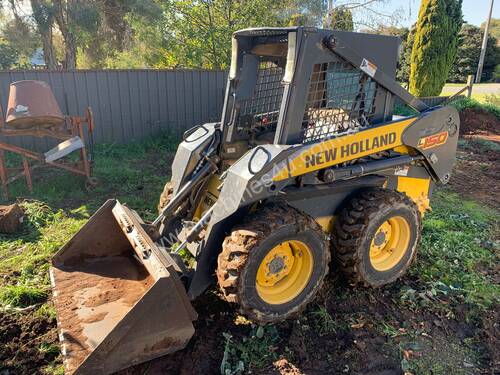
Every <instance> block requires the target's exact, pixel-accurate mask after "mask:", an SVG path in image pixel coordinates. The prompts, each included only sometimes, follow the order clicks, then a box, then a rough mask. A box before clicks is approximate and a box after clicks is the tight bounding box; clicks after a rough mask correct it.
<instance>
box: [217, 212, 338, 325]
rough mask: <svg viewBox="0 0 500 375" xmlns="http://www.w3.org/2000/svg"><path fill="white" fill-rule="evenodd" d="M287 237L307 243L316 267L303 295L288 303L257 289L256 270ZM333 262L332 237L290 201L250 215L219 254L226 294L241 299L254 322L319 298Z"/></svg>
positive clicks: (274, 319) (278, 318) (283, 314)
mask: <svg viewBox="0 0 500 375" xmlns="http://www.w3.org/2000/svg"><path fill="white" fill-rule="evenodd" d="M286 241H299V242H300V243H303V244H305V245H306V246H307V248H308V249H309V250H308V254H309V255H308V257H310V259H313V261H312V270H310V271H309V272H310V276H308V279H305V280H306V283H305V286H304V287H303V289H301V288H299V289H297V293H298V295H296V296H295V297H290V298H291V299H290V300H289V301H287V302H285V303H281V304H270V303H268V302H266V301H265V300H264V299H262V298H261V296H260V295H259V292H258V290H257V271H258V269H259V266H260V265H261V263H263V260H264V258H265V257H266V255H267V254H269V252H270V251H271V249H273V248H275V247H276V246H278V245H282V244H283V243H288V242H286ZM290 249H292V247H290ZM294 254H295V255H296V254H297V253H294ZM298 256H299V257H300V256H301V255H298ZM295 259H297V258H295ZM329 262H330V251H329V246H328V239H327V238H326V236H325V234H324V233H323V231H322V230H321V228H320V227H319V225H318V224H317V223H316V222H315V221H314V220H313V219H312V218H310V217H308V216H306V215H304V214H302V213H300V212H299V211H297V210H295V209H293V208H291V207H288V206H286V205H281V204H272V205H268V206H265V207H263V208H262V209H260V210H259V211H258V212H256V213H253V214H251V215H249V216H248V217H247V219H246V220H245V222H244V223H243V224H242V225H240V226H238V227H235V228H234V229H233V231H232V233H231V235H229V236H227V237H226V239H225V240H224V243H223V246H222V252H221V253H220V254H219V257H218V267H217V278H218V282H219V286H220V288H221V290H222V292H223V294H224V297H225V299H226V300H227V301H229V302H234V303H238V304H239V308H240V312H241V313H243V314H244V315H246V316H248V317H249V318H250V319H251V320H252V321H254V322H259V323H269V322H277V321H281V320H285V319H287V318H289V317H291V316H293V315H296V314H298V313H299V312H300V311H302V310H303V309H304V308H305V306H306V305H307V304H308V303H309V302H310V301H311V300H312V299H313V298H314V296H315V295H316V293H317V292H318V290H319V289H320V288H321V285H322V283H323V280H324V278H325V276H326V274H327V273H328V264H329ZM268 264H269V263H268ZM292 268H293V267H292ZM290 272H291V271H290ZM299 290H301V291H300V292H299Z"/></svg>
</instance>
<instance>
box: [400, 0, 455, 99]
mask: <svg viewBox="0 0 500 375" xmlns="http://www.w3.org/2000/svg"><path fill="white" fill-rule="evenodd" d="M461 25H462V0H422V4H421V5H420V10H419V13H418V20H417V28H416V31H415V42H414V44H413V49H412V53H411V65H410V92H411V93H412V94H413V95H416V96H434V95H439V94H440V93H441V90H442V89H443V86H444V84H445V83H446V79H447V78H448V73H449V72H450V69H451V66H452V64H453V60H454V59H455V56H456V54H457V46H458V32H459V31H460V27H461Z"/></svg>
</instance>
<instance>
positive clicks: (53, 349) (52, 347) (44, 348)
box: [38, 342, 59, 357]
mask: <svg viewBox="0 0 500 375" xmlns="http://www.w3.org/2000/svg"><path fill="white" fill-rule="evenodd" d="M38 351H39V352H40V353H43V354H47V355H49V356H52V357H57V356H58V355H59V345H56V344H51V343H47V342H42V343H41V344H40V346H39V347H38Z"/></svg>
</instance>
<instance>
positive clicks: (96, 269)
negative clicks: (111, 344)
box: [53, 256, 154, 372]
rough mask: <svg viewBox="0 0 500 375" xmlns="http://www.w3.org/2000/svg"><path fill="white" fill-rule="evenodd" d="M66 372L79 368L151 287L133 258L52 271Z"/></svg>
mask: <svg viewBox="0 0 500 375" xmlns="http://www.w3.org/2000/svg"><path fill="white" fill-rule="evenodd" d="M53 270H54V272H53V276H54V280H55V284H56V286H57V295H56V297H55V298H54V302H55V305H56V308H57V313H58V317H59V319H60V324H61V331H62V332H64V334H63V335H62V337H63V339H64V345H65V349H66V352H67V353H69V355H68V356H67V357H66V360H65V367H66V369H67V371H68V372H69V371H72V370H74V369H75V368H76V367H78V366H79V365H80V364H81V363H82V362H83V360H84V359H85V357H87V355H88V354H89V353H90V352H91V351H92V350H94V349H95V347H96V346H97V345H98V344H99V343H101V342H102V340H103V339H104V338H105V337H106V336H107V335H108V334H109V333H110V332H111V331H112V330H113V329H114V328H115V327H116V325H117V323H118V322H119V321H121V320H122V319H123V317H124V316H125V315H126V314H127V313H128V312H129V311H130V309H131V308H132V306H133V305H134V304H135V303H136V302H137V301H138V300H139V299H140V298H141V297H142V296H143V295H144V294H145V293H146V291H147V290H148V289H149V287H150V286H151V285H152V283H153V281H154V280H152V278H151V277H150V276H149V275H148V274H147V272H146V271H145V269H144V268H143V267H142V266H139V265H138V264H137V262H135V261H134V259H133V258H130V257H124V256H121V257H118V256H117V257H108V258H103V259H99V260H93V261H88V262H82V263H81V265H79V266H75V267H73V268H68V269H60V268H54V269H53Z"/></svg>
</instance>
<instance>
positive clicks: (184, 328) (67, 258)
mask: <svg viewBox="0 0 500 375" xmlns="http://www.w3.org/2000/svg"><path fill="white" fill-rule="evenodd" d="M141 224H142V221H141V220H140V218H139V217H138V216H137V214H136V213H135V212H133V211H131V210H130V209H128V208H127V207H125V206H122V205H121V204H120V203H119V202H118V201H116V200H108V201H107V202H106V203H105V204H104V205H103V206H102V207H101V208H100V209H99V210H98V211H97V212H96V213H95V214H94V215H93V216H92V217H91V218H90V220H89V221H88V223H87V224H86V225H85V226H84V227H83V228H82V229H81V230H80V231H79V232H78V233H77V234H76V235H75V236H74V237H73V238H72V239H71V240H70V241H69V242H68V243H67V244H66V245H65V246H64V247H63V248H62V249H61V250H59V252H58V253H57V254H56V255H55V256H54V258H53V259H52V267H51V270H50V275H51V282H52V287H53V295H54V298H53V300H54V304H55V307H56V313H57V320H58V323H57V325H58V331H59V338H60V341H61V344H62V353H63V360H64V368H65V372H66V374H92V375H97V374H109V373H113V372H115V371H118V370H121V369H124V368H126V367H129V366H132V365H134V364H137V363H141V362H145V361H148V360H151V359H153V358H156V357H160V356H162V355H165V354H167V353H170V352H174V351H176V350H179V349H182V348H184V347H185V346H186V345H187V343H188V341H189V339H190V338H191V336H192V335H193V334H194V327H193V324H192V321H193V320H195V319H196V312H195V311H194V309H193V307H192V306H191V304H190V303H189V300H188V298H187V295H186V292H185V289H184V286H183V285H182V283H181V281H180V279H179V277H178V275H177V272H176V269H175V266H174V261H173V260H172V259H171V257H170V256H169V255H168V254H167V253H165V252H161V251H160V250H159V248H158V247H157V246H156V245H155V244H154V242H153V241H152V240H151V238H150V237H149V236H148V235H147V234H146V232H145V231H144V229H143V228H142V226H141Z"/></svg>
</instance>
